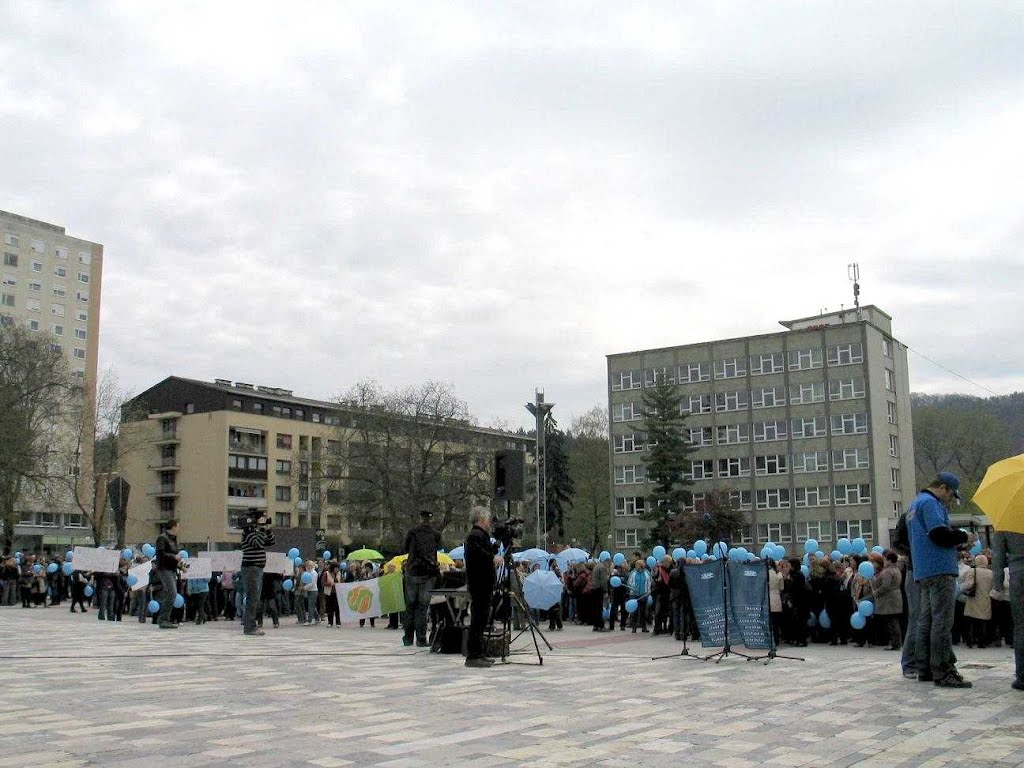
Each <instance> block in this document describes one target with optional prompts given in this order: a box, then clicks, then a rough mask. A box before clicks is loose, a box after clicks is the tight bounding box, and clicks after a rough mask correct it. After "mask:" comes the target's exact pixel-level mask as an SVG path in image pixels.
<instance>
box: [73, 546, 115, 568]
mask: <svg viewBox="0 0 1024 768" xmlns="http://www.w3.org/2000/svg"><path fill="white" fill-rule="evenodd" d="M74 553H75V554H74V556H73V557H72V558H71V566H72V567H73V568H74V569H75V570H76V571H92V572H93V573H117V567H118V565H119V564H120V562H121V550H119V549H99V548H98V547H75V549H74Z"/></svg>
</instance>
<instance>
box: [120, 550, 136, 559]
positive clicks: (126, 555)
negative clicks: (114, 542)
mask: <svg viewBox="0 0 1024 768" xmlns="http://www.w3.org/2000/svg"><path fill="white" fill-rule="evenodd" d="M133 557H135V553H134V552H132V550H131V549H130V548H129V547H125V548H124V549H122V550H121V559H122V560H131V559H132V558H133Z"/></svg>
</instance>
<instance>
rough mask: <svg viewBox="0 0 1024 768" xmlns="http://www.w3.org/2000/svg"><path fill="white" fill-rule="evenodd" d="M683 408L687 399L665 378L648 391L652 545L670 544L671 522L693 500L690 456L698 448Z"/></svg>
mask: <svg viewBox="0 0 1024 768" xmlns="http://www.w3.org/2000/svg"><path fill="white" fill-rule="evenodd" d="M682 405H683V396H682V395H681V394H680V393H679V391H678V390H677V389H676V387H675V386H673V385H672V384H669V382H668V380H667V379H666V378H665V376H664V375H659V376H658V379H657V382H656V383H655V386H654V387H651V388H649V389H647V390H645V391H644V397H643V409H644V431H645V432H646V433H647V442H648V445H649V446H650V447H649V450H648V451H647V454H646V458H645V459H644V462H645V464H646V468H647V482H648V483H649V484H650V486H651V489H650V492H649V494H648V497H647V500H648V505H647V507H648V508H647V510H646V511H645V512H644V515H643V517H644V519H646V520H649V521H650V522H651V523H652V524H653V525H652V528H651V531H650V542H651V543H655V542H659V541H667V540H668V537H669V528H668V524H669V522H670V521H672V520H674V519H675V518H676V517H677V516H678V515H679V514H680V513H681V512H682V511H683V508H684V507H685V506H686V505H687V504H688V503H689V501H690V499H691V498H692V495H691V493H690V490H689V489H690V487H691V486H692V485H693V481H692V480H691V479H690V474H689V472H690V455H691V454H692V453H693V452H694V451H695V450H696V448H694V447H693V446H692V445H691V444H690V442H689V440H688V439H687V433H686V415H685V414H684V413H683V410H682Z"/></svg>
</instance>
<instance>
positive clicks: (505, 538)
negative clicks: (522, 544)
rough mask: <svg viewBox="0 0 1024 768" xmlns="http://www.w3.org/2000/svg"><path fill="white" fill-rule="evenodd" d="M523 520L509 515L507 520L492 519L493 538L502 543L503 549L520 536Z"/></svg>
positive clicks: (521, 534) (506, 549)
mask: <svg viewBox="0 0 1024 768" xmlns="http://www.w3.org/2000/svg"><path fill="white" fill-rule="evenodd" d="M524 522H525V521H524V520H523V518H521V517H510V518H509V519H508V520H495V521H494V538H495V539H497V540H498V541H500V542H501V543H502V545H503V546H504V547H505V551H508V549H509V547H511V546H512V541H513V540H514V539H519V538H522V536H523V524H524Z"/></svg>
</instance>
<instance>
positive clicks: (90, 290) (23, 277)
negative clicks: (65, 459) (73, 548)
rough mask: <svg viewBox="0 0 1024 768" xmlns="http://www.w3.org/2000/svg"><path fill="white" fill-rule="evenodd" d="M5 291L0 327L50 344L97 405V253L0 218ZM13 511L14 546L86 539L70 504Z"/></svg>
mask: <svg viewBox="0 0 1024 768" xmlns="http://www.w3.org/2000/svg"><path fill="white" fill-rule="evenodd" d="M0 237H2V238H3V254H4V256H3V271H2V273H0V274H2V279H3V285H2V286H0V323H3V324H5V325H11V324H18V325H22V326H24V327H25V328H27V329H28V330H29V331H31V332H32V333H37V334H39V335H40V336H41V337H43V338H46V339H48V340H49V342H50V344H52V345H53V346H54V347H56V348H58V349H59V350H60V351H62V352H63V353H64V355H65V356H66V357H67V361H68V366H69V368H70V370H71V372H72V373H73V374H74V375H75V376H77V377H78V378H79V379H80V380H81V382H82V385H83V388H84V394H85V397H87V398H88V400H89V402H95V398H96V366H97V357H98V350H99V328H100V288H101V284H102V276H103V246H102V245H100V244H99V243H93V242H90V241H88V240H83V239H81V238H78V237H72V236H71V235H68V234H67V232H65V230H64V227H61V226H58V225H56V224H49V223H47V222H45V221H38V220H36V219H30V218H28V217H26V216H19V215H18V214H15V213H9V212H7V211H0ZM91 467H92V445H91V444H89V445H87V446H85V451H84V452H83V455H82V456H81V457H80V461H79V467H78V468H79V471H80V481H81V482H82V483H83V484H86V483H87V484H88V486H87V487H91V486H92V476H91ZM19 506H20V507H21V509H20V514H21V518H20V522H19V524H18V525H17V526H16V527H15V541H16V542H17V545H18V546H21V547H22V548H26V549H37V548H42V547H58V546H65V545H70V544H73V543H74V542H79V543H81V542H84V541H85V540H87V539H89V540H91V535H90V533H89V528H88V525H87V523H86V521H85V520H84V518H83V517H82V515H81V514H80V513H79V512H78V511H77V508H76V507H74V506H73V505H72V504H71V503H70V502H69V503H67V504H63V503H59V504H58V508H55V507H53V506H52V505H50V504H47V505H43V504H41V503H38V502H36V501H34V500H32V499H30V498H27V497H26V498H25V499H23V500H22V501H21V502H20V504H19Z"/></svg>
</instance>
